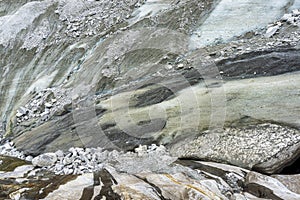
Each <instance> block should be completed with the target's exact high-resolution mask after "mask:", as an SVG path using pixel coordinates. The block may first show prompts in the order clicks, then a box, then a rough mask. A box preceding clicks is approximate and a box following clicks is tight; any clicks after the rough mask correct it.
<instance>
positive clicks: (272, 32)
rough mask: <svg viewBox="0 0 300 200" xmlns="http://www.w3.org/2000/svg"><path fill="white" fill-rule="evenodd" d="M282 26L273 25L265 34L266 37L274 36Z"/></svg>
mask: <svg viewBox="0 0 300 200" xmlns="http://www.w3.org/2000/svg"><path fill="white" fill-rule="evenodd" d="M279 28H280V26H278V25H276V26H271V27H269V28H268V29H267V32H266V34H265V36H266V37H268V38H269V37H272V36H273V35H274V34H275V33H276V32H277V31H278V30H279Z"/></svg>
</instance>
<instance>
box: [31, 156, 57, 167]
mask: <svg viewBox="0 0 300 200" xmlns="http://www.w3.org/2000/svg"><path fill="white" fill-rule="evenodd" d="M56 161H57V156H56V154H55V153H45V154H42V155H39V156H37V157H35V158H33V159H32V164H33V165H34V166H38V167H50V166H52V165H54V164H55V162H56Z"/></svg>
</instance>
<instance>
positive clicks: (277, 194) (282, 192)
mask: <svg viewBox="0 0 300 200" xmlns="http://www.w3.org/2000/svg"><path fill="white" fill-rule="evenodd" d="M245 187H246V190H247V191H248V192H249V193H251V194H254V195H255V196H258V197H262V198H269V199H289V200H298V199H300V194H297V193H294V192H292V191H290V190H289V189H287V187H285V186H284V185H283V184H282V183H281V182H279V181H278V180H277V179H275V178H272V177H268V176H265V175H262V174H258V173H256V172H249V173H248V174H247V177H246V182H245Z"/></svg>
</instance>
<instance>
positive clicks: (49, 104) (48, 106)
mask: <svg viewBox="0 0 300 200" xmlns="http://www.w3.org/2000/svg"><path fill="white" fill-rule="evenodd" d="M52 106H53V105H52V104H51V103H45V107H46V108H52Z"/></svg>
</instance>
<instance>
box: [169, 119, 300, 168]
mask: <svg viewBox="0 0 300 200" xmlns="http://www.w3.org/2000/svg"><path fill="white" fill-rule="evenodd" d="M250 127H251V128H250ZM250 127H248V126H246V127H244V128H228V129H225V130H223V131H221V130H219V131H207V132H205V133H202V134H200V136H198V137H196V138H194V137H191V138H187V139H185V140H182V141H180V142H177V143H176V144H174V145H173V146H172V148H171V150H170V151H171V154H172V155H174V156H177V157H180V158H191V159H195V158H197V159H201V160H214V161H219V162H220V161H222V162H227V163H231V164H233V165H236V166H240V167H244V168H247V169H252V168H253V169H256V170H259V171H261V172H264V173H269V174H272V173H274V172H280V170H281V169H283V168H284V167H285V166H286V165H289V164H290V161H291V160H293V159H295V158H297V156H298V155H299V149H300V143H299V141H300V134H299V132H298V130H295V129H290V128H288V127H283V126H280V125H276V124H260V125H256V126H254V127H252V126H250Z"/></svg>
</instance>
